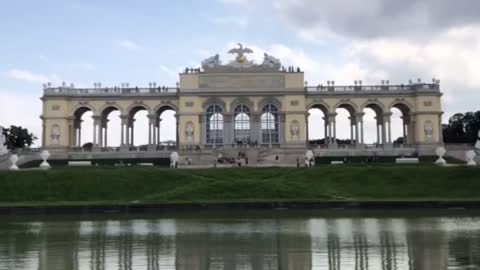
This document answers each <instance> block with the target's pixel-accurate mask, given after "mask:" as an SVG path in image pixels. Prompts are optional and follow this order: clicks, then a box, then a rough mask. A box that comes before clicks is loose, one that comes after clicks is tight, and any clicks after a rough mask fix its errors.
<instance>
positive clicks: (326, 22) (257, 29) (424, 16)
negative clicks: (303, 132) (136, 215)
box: [0, 0, 480, 144]
mask: <svg viewBox="0 0 480 270" xmlns="http://www.w3.org/2000/svg"><path fill="white" fill-rule="evenodd" d="M0 34H1V36H2V42H0V125H2V126H9V125H21V126H24V127H27V128H28V129H29V130H31V131H32V132H34V133H35V134H36V135H37V136H38V137H39V136H40V135H41V121H40V119H39V116H40V115H41V101H40V97H41V96H42V91H43V90H42V84H43V83H45V82H52V83H53V84H54V85H59V84H61V83H62V82H63V81H64V82H67V83H68V84H70V83H74V84H75V85H76V86H93V83H94V82H101V83H102V85H108V86H115V85H120V84H121V83H122V82H129V83H130V85H139V86H147V85H148V83H149V82H156V83H157V84H158V85H167V86H168V85H170V86H174V85H175V83H176V82H177V80H178V73H179V72H180V71H181V70H183V69H184V68H185V67H190V66H194V67H196V66H199V64H200V62H201V61H202V60H203V59H204V58H206V57H209V56H212V55H214V54H216V53H220V55H221V57H222V58H223V59H224V60H228V58H229V57H231V56H228V55H227V54H226V51H227V50H228V49H230V48H232V47H234V46H235V45H234V44H236V43H237V42H242V43H243V44H245V45H247V46H249V47H250V48H252V49H253V50H254V51H255V54H254V55H253V58H254V59H256V60H260V58H261V56H262V55H263V52H268V53H269V54H271V55H273V56H275V57H277V58H280V60H281V61H282V63H283V64H284V65H285V66H288V65H295V66H299V67H301V68H302V69H303V70H304V71H305V77H306V78H305V80H306V81H308V83H309V84H311V85H316V84H320V83H323V84H326V81H327V80H335V82H336V85H342V84H353V81H354V80H362V81H363V82H364V84H379V82H380V81H381V80H390V82H391V84H394V83H407V82H408V80H410V79H413V80H416V79H417V78H421V79H422V80H423V81H427V82H430V81H431V80H432V78H436V79H439V80H440V82H441V89H442V92H443V93H444V96H443V104H442V105H443V110H444V112H445V113H444V116H443V121H444V122H446V121H448V117H449V116H451V115H452V114H454V113H456V112H465V111H474V110H478V109H480V91H479V88H480V76H478V73H479V72H480V1H478V0H456V1H451V0H402V1H398V0H271V1H266V0H208V1H207V0H205V1H194V0H184V1H182V0H179V1H161V0H103V1H94V0H81V1H80V0H42V1H38V0H16V1H2V4H1V6H0ZM394 113H395V112H394ZM111 117H113V116H111ZM339 117H340V118H341V119H340V120H339V123H338V125H337V126H338V128H339V131H338V132H337V133H338V134H339V136H340V137H341V136H345V137H346V136H348V134H349V130H348V127H347V126H348V124H347V119H346V117H347V115H346V114H345V112H339ZM138 118H142V119H143V118H145V117H142V116H141V115H138ZM162 118H165V119H164V120H165V121H163V123H162V125H163V130H165V131H164V133H163V134H162V140H167V139H173V138H174V137H175V134H174V131H173V130H174V129H172V128H168V127H170V126H173V125H174V118H173V114H172V113H171V114H170V115H165V116H163V117H162ZM367 118H368V119H370V120H368V119H366V122H367V124H366V125H367V128H366V130H367V134H366V139H367V141H369V142H372V141H374V135H373V133H372V129H370V128H368V127H369V125H371V126H372V127H374V124H373V114H372V113H371V112H367ZM311 119H312V122H315V123H317V122H318V123H319V122H320V121H321V115H320V114H319V113H318V112H312V116H311ZM398 119H399V118H398V115H397V119H396V120H393V121H394V123H393V126H394V127H395V126H397V128H395V130H396V131H395V130H394V131H393V133H394V134H393V135H394V136H395V135H399V133H398V132H399V130H401V128H399V127H398V125H400V121H399V120H398ZM116 121H117V120H115V119H113V118H112V121H111V122H110V123H109V124H110V125H112V126H117V125H119V122H116ZM342 121H343V124H342ZM84 124H85V125H88V124H89V122H88V120H86V121H85V122H84ZM138 126H139V128H138V129H137V132H139V133H138V135H136V136H135V137H136V139H137V140H138V141H137V142H136V143H138V144H141V143H143V142H145V140H146V136H145V135H144V134H146V132H144V131H143V130H146V127H147V124H146V118H145V120H141V119H139V120H138ZM318 126H321V124H318ZM310 130H314V131H312V132H313V134H312V136H311V137H318V136H320V135H319V134H323V131H322V130H321V129H320V128H318V129H317V128H316V126H314V127H313V128H312V127H311V128H310ZM373 130H374V129H373ZM112 133H113V134H112V135H111V136H113V137H112V141H118V138H117V137H118V136H117V137H115V136H116V134H118V132H112ZM84 136H86V137H85V138H84V140H85V141H89V140H90V139H91V132H90V133H88V132H85V133H84ZM88 136H90V137H88ZM39 141H40V140H39Z"/></svg>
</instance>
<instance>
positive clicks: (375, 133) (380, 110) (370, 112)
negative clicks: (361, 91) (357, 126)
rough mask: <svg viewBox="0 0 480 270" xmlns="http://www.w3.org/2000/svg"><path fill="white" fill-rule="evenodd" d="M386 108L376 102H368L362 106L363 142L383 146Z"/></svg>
mask: <svg viewBox="0 0 480 270" xmlns="http://www.w3.org/2000/svg"><path fill="white" fill-rule="evenodd" d="M385 112H386V111H385V106H384V105H383V104H382V103H379V102H376V101H367V102H366V103H364V104H363V105H362V113H363V119H362V121H363V125H364V132H362V134H361V136H362V138H361V142H362V143H367V144H381V143H383V142H384V138H383V132H382V130H383V125H384V121H383V117H384V114H385Z"/></svg>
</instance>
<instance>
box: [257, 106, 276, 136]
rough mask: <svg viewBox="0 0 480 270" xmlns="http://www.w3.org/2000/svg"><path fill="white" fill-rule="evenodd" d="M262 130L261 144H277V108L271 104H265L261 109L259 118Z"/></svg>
mask: <svg viewBox="0 0 480 270" xmlns="http://www.w3.org/2000/svg"><path fill="white" fill-rule="evenodd" d="M260 121H261V128H262V143H264V144H272V143H279V136H278V135H279V128H278V108H277V106H275V105H273V104H267V105H265V106H264V107H263V109H262V116H261V117H260Z"/></svg>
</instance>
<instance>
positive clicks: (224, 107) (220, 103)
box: [202, 97, 227, 112]
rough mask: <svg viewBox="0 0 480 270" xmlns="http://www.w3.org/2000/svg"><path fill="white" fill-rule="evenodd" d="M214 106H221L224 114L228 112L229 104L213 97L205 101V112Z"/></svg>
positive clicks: (203, 104) (203, 106)
mask: <svg viewBox="0 0 480 270" xmlns="http://www.w3.org/2000/svg"><path fill="white" fill-rule="evenodd" d="M212 105H217V106H220V108H221V109H222V111H223V112H226V110H227V104H226V103H225V101H223V100H222V99H220V98H218V97H211V98H208V99H207V100H205V101H204V102H203V103H202V109H203V111H206V110H207V109H208V107H210V106H212Z"/></svg>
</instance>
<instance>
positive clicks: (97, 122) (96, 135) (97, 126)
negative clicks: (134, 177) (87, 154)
mask: <svg viewBox="0 0 480 270" xmlns="http://www.w3.org/2000/svg"><path fill="white" fill-rule="evenodd" d="M92 118H93V151H100V145H99V141H100V137H101V136H102V134H101V132H102V131H101V124H102V123H101V117H100V116H96V115H95V116H92Z"/></svg>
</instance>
